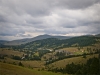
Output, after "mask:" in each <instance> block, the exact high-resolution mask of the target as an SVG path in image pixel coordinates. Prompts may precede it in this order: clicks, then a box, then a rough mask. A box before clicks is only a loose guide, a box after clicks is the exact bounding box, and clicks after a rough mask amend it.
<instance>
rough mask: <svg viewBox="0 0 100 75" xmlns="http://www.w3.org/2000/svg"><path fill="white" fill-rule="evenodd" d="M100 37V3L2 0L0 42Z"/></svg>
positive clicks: (0, 2)
mask: <svg viewBox="0 0 100 75" xmlns="http://www.w3.org/2000/svg"><path fill="white" fill-rule="evenodd" d="M98 33H100V0H81V1H80V0H9V1H8V0H0V39H1V40H14V39H22V38H29V37H35V36H37V35H41V34H51V35H64V36H77V35H86V34H98Z"/></svg>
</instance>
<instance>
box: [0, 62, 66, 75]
mask: <svg viewBox="0 0 100 75" xmlns="http://www.w3.org/2000/svg"><path fill="white" fill-rule="evenodd" d="M0 75H64V74H61V73H53V72H47V71H37V70H35V69H29V68H25V67H20V66H16V65H11V64H7V63H1V62H0Z"/></svg>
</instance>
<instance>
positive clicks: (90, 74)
mask: <svg viewBox="0 0 100 75" xmlns="http://www.w3.org/2000/svg"><path fill="white" fill-rule="evenodd" d="M99 60H100V58H96V57H94V58H90V59H89V60H87V63H86V64H74V63H71V64H67V65H66V67H65V68H55V69H52V70H51V71H53V72H61V73H68V74H75V75H100V62H99Z"/></svg>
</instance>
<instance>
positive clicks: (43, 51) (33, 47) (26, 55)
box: [0, 36, 100, 75]
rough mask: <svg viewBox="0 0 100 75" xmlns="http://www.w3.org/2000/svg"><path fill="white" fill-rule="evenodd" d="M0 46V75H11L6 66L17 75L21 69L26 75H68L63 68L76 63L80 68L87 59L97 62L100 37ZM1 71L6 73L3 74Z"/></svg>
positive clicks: (81, 37)
mask: <svg viewBox="0 0 100 75" xmlns="http://www.w3.org/2000/svg"><path fill="white" fill-rule="evenodd" d="M0 47H1V48H0V67H1V68H2V69H1V70H0V72H1V73H0V74H1V75H4V74H5V75H15V74H14V73H13V72H12V70H10V68H6V66H11V68H14V69H15V70H16V71H18V72H19V73H16V74H17V75H20V74H21V73H22V72H21V71H19V70H18V69H21V70H22V71H23V70H24V69H25V70H27V72H26V74H27V73H28V72H30V75H32V74H36V75H42V74H43V75H46V74H45V73H47V74H48V75H49V74H50V75H56V74H57V75H70V71H68V73H67V70H66V71H64V70H65V68H66V66H67V65H71V64H72V63H74V64H75V65H73V66H77V65H79V64H80V66H81V65H82V64H87V61H89V60H90V59H91V60H92V59H93V58H94V59H96V58H97V59H100V58H99V56H100V37H97V36H79V37H72V38H69V39H58V38H46V39H41V40H35V41H31V42H29V43H26V44H21V45H4V44H2V45H1V46H0ZM94 59H93V60H94ZM2 65H4V66H2ZM98 65H99V64H98ZM61 68H62V69H61ZM83 68H84V67H83ZM5 69H6V72H5V73H3V71H4V70H5ZM61 70H62V71H61ZM35 71H36V73H35ZM63 71H64V72H63ZM54 72H55V73H54ZM7 73H9V74H7ZM40 73H41V74H40ZM74 73H76V72H73V74H74ZM22 74H24V73H22ZM80 74H81V73H80Z"/></svg>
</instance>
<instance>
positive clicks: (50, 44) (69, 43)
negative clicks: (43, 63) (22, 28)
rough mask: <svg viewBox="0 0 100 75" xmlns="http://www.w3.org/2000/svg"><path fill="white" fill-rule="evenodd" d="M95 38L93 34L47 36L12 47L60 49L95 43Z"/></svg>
mask: <svg viewBox="0 0 100 75" xmlns="http://www.w3.org/2000/svg"><path fill="white" fill-rule="evenodd" d="M96 39H100V38H98V37H94V36H79V37H73V38H69V39H62V40H60V39H57V38H47V39H42V40H36V41H32V42H29V43H26V44H23V45H19V46H15V47H13V48H14V49H21V50H23V49H27V50H39V49H54V50H56V49H61V48H66V47H84V46H90V45H93V44H95V43H96V42H97V41H96Z"/></svg>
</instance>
